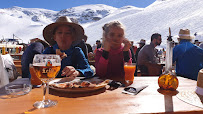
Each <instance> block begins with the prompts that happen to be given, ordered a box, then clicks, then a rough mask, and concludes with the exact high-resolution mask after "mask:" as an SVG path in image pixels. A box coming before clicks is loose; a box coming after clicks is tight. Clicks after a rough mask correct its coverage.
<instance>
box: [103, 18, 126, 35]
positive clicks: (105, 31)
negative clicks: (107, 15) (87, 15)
mask: <svg viewBox="0 0 203 114" xmlns="http://www.w3.org/2000/svg"><path fill="white" fill-rule="evenodd" d="M111 27H118V28H121V29H123V30H125V27H124V26H123V24H122V23H121V22H119V21H112V22H109V23H106V24H105V25H104V26H103V27H102V29H103V38H105V37H106V35H107V34H108V33H109V30H110V28H111Z"/></svg>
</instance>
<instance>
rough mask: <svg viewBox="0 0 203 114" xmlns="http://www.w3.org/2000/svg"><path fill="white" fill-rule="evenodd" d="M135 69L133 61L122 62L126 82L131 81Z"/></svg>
mask: <svg viewBox="0 0 203 114" xmlns="http://www.w3.org/2000/svg"><path fill="white" fill-rule="evenodd" d="M135 69H136V64H135V63H125V64H124V71H125V81H126V83H127V84H132V83H133V80H134V73H135Z"/></svg>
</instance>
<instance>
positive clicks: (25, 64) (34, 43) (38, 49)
mask: <svg viewBox="0 0 203 114" xmlns="http://www.w3.org/2000/svg"><path fill="white" fill-rule="evenodd" d="M46 47H49V44H48V43H47V42H45V41H43V40H40V39H38V38H35V39H32V40H31V43H30V44H29V45H28V46H27V48H26V49H25V51H24V53H23V55H22V58H21V65H22V68H21V69H22V78H31V75H30V71H29V65H30V64H32V61H33V58H34V56H35V54H41V53H42V52H43V51H44V49H45V48H46Z"/></svg>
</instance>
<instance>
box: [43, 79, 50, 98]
mask: <svg viewBox="0 0 203 114" xmlns="http://www.w3.org/2000/svg"><path fill="white" fill-rule="evenodd" d="M43 93H44V94H43V101H47V100H48V99H49V98H48V94H49V84H47V83H43Z"/></svg>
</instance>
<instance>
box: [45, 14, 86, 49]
mask: <svg viewBox="0 0 203 114" xmlns="http://www.w3.org/2000/svg"><path fill="white" fill-rule="evenodd" d="M61 25H67V26H71V27H72V28H73V29H75V32H76V37H75V41H74V42H73V43H76V42H77V41H80V40H81V39H82V38H83V37H84V29H83V27H82V26H80V25H79V24H76V23H73V22H72V21H71V20H70V19H69V18H68V17H66V16H61V17H59V18H58V19H57V20H56V22H55V23H51V24H49V25H47V26H46V27H45V28H44V30H43V37H44V39H45V40H46V41H47V42H48V43H49V44H50V45H52V46H53V45H54V44H56V41H55V40H54V30H55V29H56V28H57V27H59V26H61Z"/></svg>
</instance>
